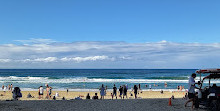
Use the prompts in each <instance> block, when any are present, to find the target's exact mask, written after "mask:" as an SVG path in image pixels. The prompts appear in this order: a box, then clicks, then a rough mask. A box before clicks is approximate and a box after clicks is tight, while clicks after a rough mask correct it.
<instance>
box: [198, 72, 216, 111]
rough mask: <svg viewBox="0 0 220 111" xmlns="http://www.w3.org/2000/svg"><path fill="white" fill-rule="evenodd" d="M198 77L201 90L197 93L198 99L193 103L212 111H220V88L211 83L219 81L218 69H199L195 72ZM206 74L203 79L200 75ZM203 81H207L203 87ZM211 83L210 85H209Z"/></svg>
mask: <svg viewBox="0 0 220 111" xmlns="http://www.w3.org/2000/svg"><path fill="white" fill-rule="evenodd" d="M196 73H197V74H199V75H200V81H198V85H199V87H200V89H201V90H199V91H198V99H195V100H196V101H195V103H199V105H203V106H205V107H207V108H210V109H211V110H213V111H220V86H217V84H216V83H213V82H212V81H213V80H215V81H220V69H201V70H197V71H196ZM205 74H208V75H207V76H205V77H204V78H202V75H205ZM204 80H208V81H209V84H208V86H203V85H204ZM211 82H212V85H211Z"/></svg>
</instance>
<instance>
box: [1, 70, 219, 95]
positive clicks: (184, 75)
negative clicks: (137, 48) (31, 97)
mask: <svg viewBox="0 0 220 111" xmlns="http://www.w3.org/2000/svg"><path fill="white" fill-rule="evenodd" d="M195 71H196V69H0V85H5V86H6V85H9V84H13V86H14V87H15V86H18V87H20V88H22V89H28V90H34V89H37V88H38V87H39V86H45V84H48V85H49V86H51V87H52V88H53V89H58V90H59V89H60V90H65V89H69V90H75V91H82V90H84V91H85V90H97V89H98V88H99V87H100V86H101V85H102V84H104V85H105V86H107V88H108V89H112V87H113V85H114V84H115V85H116V87H119V86H121V85H127V86H128V88H129V89H130V88H131V87H133V86H134V85H139V84H140V85H141V89H143V90H147V89H149V86H150V85H151V87H152V89H158V90H159V89H177V86H180V85H182V86H184V88H185V89H187V88H188V84H187V83H188V78H189V76H190V75H191V74H192V73H194V72H195ZM203 77H204V76H203ZM198 80H199V77H197V78H196V81H198ZM165 83H167V86H165V85H164V84H165ZM214 83H217V85H220V84H219V83H220V80H214ZM205 84H206V85H207V84H208V81H205Z"/></svg>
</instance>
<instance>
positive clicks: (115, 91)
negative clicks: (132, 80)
mask: <svg viewBox="0 0 220 111" xmlns="http://www.w3.org/2000/svg"><path fill="white" fill-rule="evenodd" d="M114 96H115V97H116V99H117V87H115V84H114V87H113V96H112V99H113V97H114Z"/></svg>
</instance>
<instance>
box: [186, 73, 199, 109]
mask: <svg viewBox="0 0 220 111" xmlns="http://www.w3.org/2000/svg"><path fill="white" fill-rule="evenodd" d="M195 78H196V74H195V73H193V74H192V75H191V76H190V78H189V83H188V97H189V100H188V101H186V103H185V107H186V106H187V104H188V103H189V102H192V106H191V107H192V109H193V104H194V99H195V88H197V87H196V86H195V84H196V83H195Z"/></svg>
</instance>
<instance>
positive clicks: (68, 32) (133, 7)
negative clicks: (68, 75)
mask: <svg viewBox="0 0 220 111" xmlns="http://www.w3.org/2000/svg"><path fill="white" fill-rule="evenodd" d="M219 3H220V1H217V0H212V1H207V0H138V1H134V0H109V1H107V0H62V1H60V0H37V1H30V0H10V1H0V38H1V40H0V52H1V55H0V65H1V66H0V68H202V67H218V63H219V62H220V59H219V60H218V59H215V58H219V57H220V55H219V52H218V50H219V47H220V45H219V42H220V39H219V35H220V31H219V30H220V14H219V13H220V7H219ZM54 48H55V49H54ZM210 51H212V53H207V52H210ZM198 54H200V55H198ZM173 58H176V60H173ZM204 61H209V63H207V62H204ZM192 62H194V63H192ZM201 64H205V65H201ZM61 65H62V66H61Z"/></svg>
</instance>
